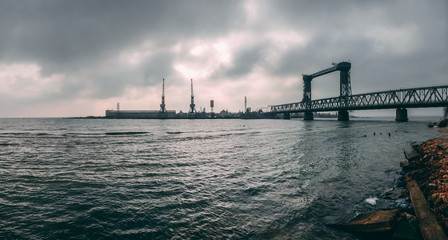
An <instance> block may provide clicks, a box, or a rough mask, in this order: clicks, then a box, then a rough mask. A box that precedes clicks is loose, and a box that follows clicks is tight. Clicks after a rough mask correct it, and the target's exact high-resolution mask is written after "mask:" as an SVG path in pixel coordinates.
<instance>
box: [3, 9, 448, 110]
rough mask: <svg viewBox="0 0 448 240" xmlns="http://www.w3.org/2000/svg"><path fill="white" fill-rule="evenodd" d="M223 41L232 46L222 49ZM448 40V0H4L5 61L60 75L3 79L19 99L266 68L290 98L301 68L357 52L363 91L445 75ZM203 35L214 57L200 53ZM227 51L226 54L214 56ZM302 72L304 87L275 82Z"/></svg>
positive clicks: (243, 74) (358, 84)
mask: <svg viewBox="0 0 448 240" xmlns="http://www.w3.org/2000/svg"><path fill="white" fill-rule="evenodd" d="M290 33H293V35H292V36H293V37H291V36H289V35H288V34H290ZM235 36H237V37H236V38H233V37H235ZM240 36H243V37H240ZM288 36H289V38H292V39H288ZM283 38H285V39H286V40H285V39H283ZM294 38H300V39H301V40H300V39H299V40H300V41H294ZM235 39H236V40H235ZM218 42H223V43H224V45H225V46H226V47H228V48H223V49H226V50H224V52H219V51H215V50H214V46H215V44H216V43H218ZM447 43H448V2H447V1H445V0H434V1H419V0H409V1H408V0H406V1H405V0H395V1H389V0H387V1H386V0H379V1H378V0H375V1H373V0H372V1H355V0H342V1H337V2H336V1H314V0H300V1H296V0H279V1H268V0H257V1H252V0H245V1H209V0H191V1H181V0H170V1H137V0H134V1H119V0H110V1H87V0H79V1H56V0H28V1H26V0H24V1H12V0H11V1H0V67H2V66H8V64H9V65H14V64H19V65H20V64H25V65H26V64H31V65H32V64H35V65H37V66H39V69H40V70H39V71H40V72H39V73H40V74H41V78H42V79H45V80H46V81H50V82H52V81H54V82H55V83H59V85H58V86H57V89H56V90H52V91H43V92H42V93H33V94H34V95H33V96H34V98H33V99H30V98H24V99H21V98H23V95H24V94H22V95H20V94H17V95H18V97H17V98H14V94H12V93H10V92H9V94H8V92H7V91H12V90H10V89H14V90H15V89H18V87H17V86H18V85H20V84H27V83H28V82H29V81H25V80H23V79H22V80H20V81H19V80H18V81H16V82H14V81H12V80H11V81H9V83H11V84H12V82H14V84H15V85H14V88H12V87H10V88H4V89H3V92H5V93H7V95H8V97H7V98H5V99H7V100H8V99H12V100H9V101H10V104H9V105H10V106H13V105H17V106H18V105H19V104H21V103H22V102H24V101H25V102H27V103H32V102H56V101H57V100H58V99H61V100H69V99H76V98H89V99H92V101H93V100H94V99H107V98H111V97H120V96H122V95H123V94H124V93H125V92H126V89H128V88H143V87H148V86H159V85H160V81H161V79H162V78H164V77H165V78H169V79H170V80H169V81H168V82H169V84H173V85H182V84H184V82H182V81H184V80H185V79H186V78H189V77H185V76H181V75H182V74H184V75H185V73H182V74H181V73H179V66H181V67H185V68H188V69H186V71H185V72H187V73H188V71H190V72H200V71H201V70H203V71H202V72H206V73H208V72H211V73H210V75H209V76H206V78H207V81H216V82H218V81H219V82H225V81H235V80H238V81H243V80H244V79H249V78H250V76H251V74H253V73H254V72H257V71H258V70H259V69H262V70H263V71H261V72H262V73H263V74H266V79H269V81H271V82H275V86H276V87H277V86H278V87H279V89H270V91H278V92H290V93H291V96H292V99H291V100H290V101H295V100H296V96H298V95H301V93H300V88H301V85H302V83H301V74H310V73H313V72H315V71H318V70H321V69H323V68H327V67H330V66H331V63H332V62H338V61H347V60H350V61H351V62H352V70H351V73H352V88H353V92H354V93H359V92H368V91H375V90H384V89H390V88H401V87H403V88H405V87H413V86H422V85H436V84H446V83H447V81H448V80H447V75H448V58H447V57H446V56H448V44H447ZM197 46H199V47H200V46H205V47H204V49H206V50H204V51H208V52H207V53H204V54H205V56H204V55H201V54H198V55H194V54H192V49H193V48H194V47H197ZM221 50H222V49H221ZM227 50H228V52H225V51H227ZM133 54H134V55H133ZM226 54H228V55H229V58H228V59H229V61H228V62H226V61H222V60H216V59H215V58H221V57H223V56H225V55H226ZM223 58H225V57H223ZM214 61H216V62H214ZM219 61H222V62H219ZM176 67H177V68H176ZM198 67H200V68H201V69H196V68H198ZM207 67H209V68H210V69H212V70H210V69H206V68H207ZM15 69H21V68H20V67H18V68H15ZM16 71H17V70H16ZM176 74H177V75H176ZM6 75H7V76H9V75H8V74H6ZM174 76H175V77H174ZM256 76H257V77H258V76H261V74H260V72H258V75H256ZM19 77H21V78H23V76H22V75H20V76H19ZM176 77H177V78H176ZM181 78H185V79H181ZM292 78H295V79H297V85H296V86H297V89H299V90H297V91H296V92H295V93H294V94H292V91H289V90H288V91H285V89H281V87H282V86H280V84H277V83H280V82H283V81H284V79H292ZM329 79H336V80H337V76H328V78H327V79H325V78H323V80H318V81H317V82H316V85H313V91H315V90H319V91H320V92H317V93H316V94H315V93H313V97H319V96H320V95H319V94H321V95H322V96H324V95H325V94H327V95H325V96H334V95H335V91H334V89H333V88H334V85H332V84H333V82H331V81H332V80H329ZM319 81H320V82H319ZM232 83H233V82H232ZM326 83H331V84H326ZM33 84H35V85H36V86H37V85H38V83H37V81H36V80H34V82H33ZM251 84H254V85H257V83H251ZM313 84H314V83H313ZM319 84H320V85H319ZM47 85H48V86H49V84H48V83H46V85H45V84H43V85H42V86H44V87H42V89H45V86H47ZM285 86H286V85H285ZM285 86H283V88H285ZM296 86H294V87H296ZM314 86H316V88H314ZM288 87H289V88H291V87H290V85H288ZM336 87H337V86H336ZM5 89H6V90H5ZM255 89H256V88H255V87H254V88H253V89H252V90H253V91H256V90H255ZM0 91H2V89H1V88H0ZM229 91H230V90H229ZM294 91H295V90H294ZM325 92H326V93H325ZM232 93H233V94H235V95H238V96H244V95H245V94H246V93H245V92H244V89H238V90H235V91H232ZM19 95H20V96H19ZM274 95H275V94H274ZM288 96H289V95H284V94H283V95H282V98H288ZM217 101H219V99H217ZM254 101H257V100H256V99H254ZM260 101H261V100H260ZM273 101H274V100H273ZM274 103H276V102H266V103H265V104H266V105H268V104H274ZM277 103H279V102H277ZM230 108H231V107H230ZM235 110H237V109H235Z"/></svg>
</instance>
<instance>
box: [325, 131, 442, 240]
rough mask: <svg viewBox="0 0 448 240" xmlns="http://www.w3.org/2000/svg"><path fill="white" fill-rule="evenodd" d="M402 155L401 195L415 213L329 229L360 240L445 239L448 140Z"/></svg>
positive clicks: (381, 214)
mask: <svg viewBox="0 0 448 240" xmlns="http://www.w3.org/2000/svg"><path fill="white" fill-rule="evenodd" d="M404 154H405V157H406V158H407V159H408V160H407V161H404V162H402V163H401V164H400V165H401V166H402V168H403V174H405V176H404V180H405V181H406V184H407V187H408V190H407V191H403V192H405V194H406V195H409V196H410V199H411V200H412V206H413V210H414V211H412V209H411V212H407V211H406V210H405V209H392V210H383V211H377V212H373V213H367V214H362V215H360V216H358V217H356V218H355V219H353V220H351V221H350V222H348V223H344V224H334V225H331V226H332V227H335V228H337V229H341V230H345V231H348V232H353V233H356V234H358V235H360V236H362V238H363V239H365V238H367V239H377V238H378V237H381V238H382V239H448V238H447V237H446V234H445V233H448V136H443V137H439V138H435V139H431V140H428V141H426V142H425V143H423V144H422V145H417V144H413V145H412V147H410V148H407V149H405V151H404ZM409 213H411V214H409ZM414 214H415V215H416V216H414ZM444 232H445V233H444ZM372 234H373V235H372ZM369 236H370V237H369ZM371 237H373V238H371Z"/></svg>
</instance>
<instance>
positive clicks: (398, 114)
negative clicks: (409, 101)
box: [395, 108, 408, 122]
mask: <svg viewBox="0 0 448 240" xmlns="http://www.w3.org/2000/svg"><path fill="white" fill-rule="evenodd" d="M395 121H397V122H407V121H408V110H407V109H406V108H397V110H396V111H395Z"/></svg>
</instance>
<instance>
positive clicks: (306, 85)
mask: <svg viewBox="0 0 448 240" xmlns="http://www.w3.org/2000/svg"><path fill="white" fill-rule="evenodd" d="M311 80H313V77H311V76H309V75H303V99H302V101H303V102H304V103H305V108H306V109H311ZM313 119H314V117H313V112H311V111H305V112H304V117H303V120H313Z"/></svg>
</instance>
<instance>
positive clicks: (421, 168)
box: [406, 136, 448, 232]
mask: <svg viewBox="0 0 448 240" xmlns="http://www.w3.org/2000/svg"><path fill="white" fill-rule="evenodd" d="M419 156H420V157H419V158H418V159H417V160H414V161H412V163H413V164H415V166H416V169H415V170H414V171H411V172H409V173H408V174H407V176H406V178H407V180H410V179H413V180H415V181H417V183H418V185H419V187H420V188H421V190H422V192H423V194H424V195H425V197H426V199H427V200H428V202H429V205H430V208H431V210H432V211H433V212H434V213H435V215H436V216H437V218H438V220H439V221H440V222H441V223H442V227H444V229H445V231H446V232H448V136H444V137H440V138H435V139H431V140H429V141H426V142H425V143H423V144H422V145H421V146H420V148H419Z"/></svg>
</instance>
